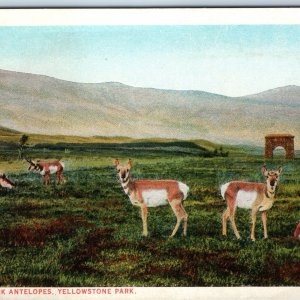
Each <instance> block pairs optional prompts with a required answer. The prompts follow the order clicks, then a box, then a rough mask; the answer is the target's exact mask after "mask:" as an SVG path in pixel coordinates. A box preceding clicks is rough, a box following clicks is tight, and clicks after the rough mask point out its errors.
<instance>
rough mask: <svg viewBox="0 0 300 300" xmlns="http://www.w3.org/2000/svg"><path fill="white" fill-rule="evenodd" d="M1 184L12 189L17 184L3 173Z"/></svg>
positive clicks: (0, 176) (0, 174) (0, 177)
mask: <svg viewBox="0 0 300 300" xmlns="http://www.w3.org/2000/svg"><path fill="white" fill-rule="evenodd" d="M0 185H1V186H2V187H5V188H8V189H12V188H13V187H14V186H15V184H14V183H13V182H12V181H10V180H9V179H8V178H7V177H6V175H5V174H3V173H0Z"/></svg>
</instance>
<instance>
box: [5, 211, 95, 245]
mask: <svg viewBox="0 0 300 300" xmlns="http://www.w3.org/2000/svg"><path fill="white" fill-rule="evenodd" d="M79 227H92V224H90V223H89V222H87V221H86V220H85V219H84V218H82V217H74V216H66V217H61V218H58V219H55V220H52V221H50V222H49V223H47V224H33V225H23V224H22V225H17V226H14V227H11V228H2V229H0V244H1V245H3V246H6V245H12V246H43V245H44V244H45V243H46V242H47V241H49V240H50V239H51V238H52V237H53V236H55V235H56V236H61V237H62V238H68V237H69V236H70V235H72V234H73V233H74V232H75V231H76V230H77V229H78V228H79Z"/></svg>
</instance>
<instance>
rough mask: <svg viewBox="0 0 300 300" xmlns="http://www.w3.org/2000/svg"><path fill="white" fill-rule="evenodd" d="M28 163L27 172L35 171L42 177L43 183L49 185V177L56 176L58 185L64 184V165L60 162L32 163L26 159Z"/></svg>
mask: <svg viewBox="0 0 300 300" xmlns="http://www.w3.org/2000/svg"><path fill="white" fill-rule="evenodd" d="M26 160H27V162H28V163H29V167H28V171H35V172H36V173H39V174H41V175H42V176H43V183H44V184H46V185H47V184H49V183H50V175H51V174H56V178H57V181H58V183H64V178H63V175H62V172H63V169H64V167H65V166H64V163H63V162H61V161H59V160H58V161H54V162H41V161H37V162H34V161H33V160H31V159H27V158H26Z"/></svg>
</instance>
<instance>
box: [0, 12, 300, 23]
mask: <svg viewBox="0 0 300 300" xmlns="http://www.w3.org/2000/svg"><path fill="white" fill-rule="evenodd" d="M217 24H219V25H220V24H228V25H230V24H233V25H234V24H236V25H238V24H239V25H242V24H261V25H262V24H265V25H267V24H300V8H213V9H210V8H194V9H193V8H173V9H168V8H166V9H159V8H149V9H145V8H143V9H0V26H41V25H42V26H53V25H57V26H59V25H60V26H67V25H217Z"/></svg>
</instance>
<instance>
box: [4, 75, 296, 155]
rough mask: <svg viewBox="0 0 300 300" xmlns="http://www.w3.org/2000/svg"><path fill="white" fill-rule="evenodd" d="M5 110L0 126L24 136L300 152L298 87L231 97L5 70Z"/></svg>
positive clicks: (279, 88) (286, 87)
mask: <svg viewBox="0 0 300 300" xmlns="http://www.w3.org/2000/svg"><path fill="white" fill-rule="evenodd" d="M224 80H225V79H224ZM0 107H1V110H0V126H3V127H6V128H10V129H12V130H18V131H21V132H26V133H39V134H56V135H57V134H61V135H76V136H129V137H133V138H153V137H159V138H177V139H207V140H211V141H213V142H217V143H230V144H252V145H260V146H262V145H263V144H264V136H265V135H266V134H270V133H290V134H293V135H295V136H296V137H295V145H296V148H298V149H299V148H300V143H299V141H298V140H297V137H298V136H299V135H300V122H299V115H300V87H299V86H293V85H290V86H284V87H278V88H275V89H272V90H268V91H263V92H262V93H258V94H255V95H247V96H243V97H227V96H224V95H218V94H213V93H208V92H204V91H197V90H163V89H155V88H141V87H133V86H128V85H124V84H122V83H118V82H106V83H76V82H70V81H64V80H60V79H56V78H52V77H48V76H44V75H35V74H29V73H20V72H14V71H6V70H0Z"/></svg>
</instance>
